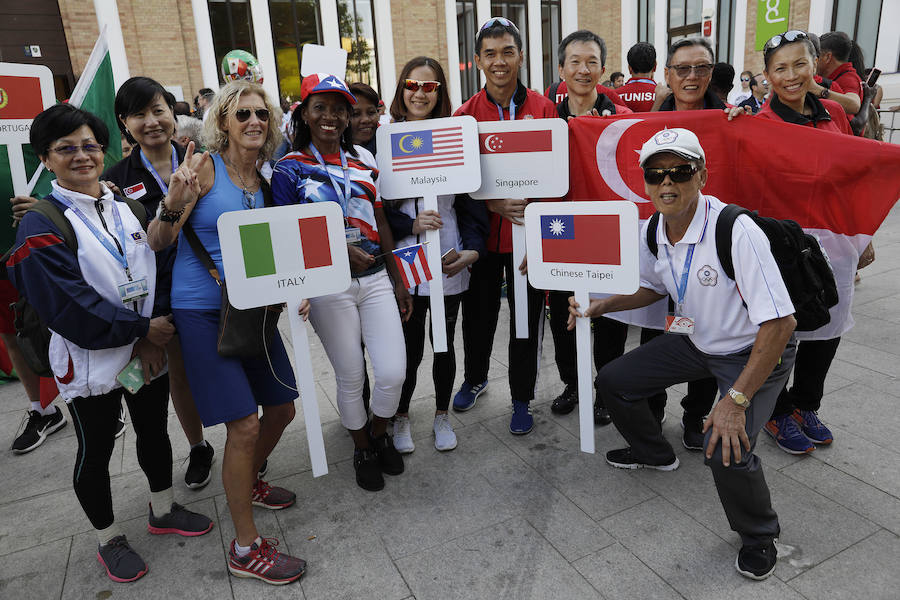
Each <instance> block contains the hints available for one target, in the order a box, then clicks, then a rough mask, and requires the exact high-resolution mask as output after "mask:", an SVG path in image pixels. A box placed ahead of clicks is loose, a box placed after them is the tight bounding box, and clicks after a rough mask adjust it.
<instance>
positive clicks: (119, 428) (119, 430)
mask: <svg viewBox="0 0 900 600" xmlns="http://www.w3.org/2000/svg"><path fill="white" fill-rule="evenodd" d="M127 428H128V424H127V423H125V407H124V406H121V405H119V420H118V422H117V423H116V437H117V438H120V437H122V435H123V434H124V433H125V429H127Z"/></svg>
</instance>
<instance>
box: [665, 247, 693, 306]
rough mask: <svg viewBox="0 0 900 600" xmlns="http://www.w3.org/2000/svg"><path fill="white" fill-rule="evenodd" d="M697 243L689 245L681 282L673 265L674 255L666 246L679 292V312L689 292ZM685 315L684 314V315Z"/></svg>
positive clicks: (667, 256)
mask: <svg viewBox="0 0 900 600" xmlns="http://www.w3.org/2000/svg"><path fill="white" fill-rule="evenodd" d="M695 245H696V244H691V245H690V246H689V247H688V251H687V255H686V256H685V257H684V270H682V272H681V281H680V282H679V280H678V277H676V276H675V269H674V268H673V267H672V256H671V255H670V254H669V247H668V246H664V247H665V249H666V258H668V259H669V271H670V272H671V273H672V279H674V280H675V289H676V291H677V292H678V302H677V304H678V313H679V314H681V312H682V308H683V307H684V295H685V294H686V293H687V284H688V277H690V274H691V262H693V260H694V246H695ZM682 316H684V315H682Z"/></svg>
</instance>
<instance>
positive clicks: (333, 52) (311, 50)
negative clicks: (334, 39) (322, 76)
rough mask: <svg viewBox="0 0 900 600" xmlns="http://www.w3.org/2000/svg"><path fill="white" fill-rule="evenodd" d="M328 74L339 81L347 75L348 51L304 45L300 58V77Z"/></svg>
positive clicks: (316, 45)
mask: <svg viewBox="0 0 900 600" xmlns="http://www.w3.org/2000/svg"><path fill="white" fill-rule="evenodd" d="M316 73H328V74H329V75H334V76H335V77H337V78H339V79H344V77H346V75H347V51H346V50H344V49H343V48H332V47H329V46H319V45H318V44H303V51H302V52H301V57H300V75H302V76H303V77H306V76H307V75H314V74H316Z"/></svg>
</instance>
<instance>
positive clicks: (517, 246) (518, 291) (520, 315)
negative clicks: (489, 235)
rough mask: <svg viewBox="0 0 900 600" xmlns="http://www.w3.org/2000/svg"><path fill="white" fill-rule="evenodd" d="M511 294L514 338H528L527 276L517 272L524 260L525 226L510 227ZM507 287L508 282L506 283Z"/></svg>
mask: <svg viewBox="0 0 900 600" xmlns="http://www.w3.org/2000/svg"><path fill="white" fill-rule="evenodd" d="M512 243H513V255H512V260H513V280H512V284H513V293H514V300H515V303H516V337H517V338H519V339H526V338H528V276H527V275H524V274H522V272H521V271H519V265H521V264H522V261H523V260H524V259H525V252H526V249H525V226H524V225H515V224H513V226H512ZM506 285H509V282H506Z"/></svg>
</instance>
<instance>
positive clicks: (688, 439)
mask: <svg viewBox="0 0 900 600" xmlns="http://www.w3.org/2000/svg"><path fill="white" fill-rule="evenodd" d="M681 428H682V429H684V433H683V434H682V435H681V443H682V444H683V445H684V447H685V448H687V449H688V450H703V440H704V438H705V437H706V436H705V434H704V433H703V418H702V417H701V418H699V419H698V418H695V417H691V416H690V415H688V414H685V415H684V416H682V417H681Z"/></svg>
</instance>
